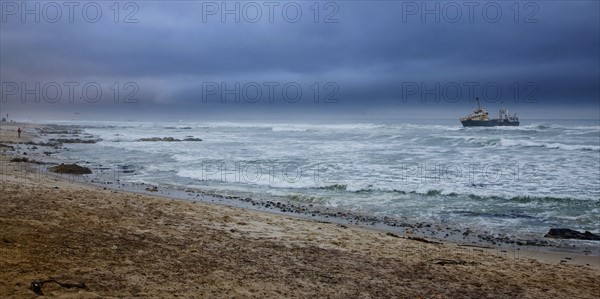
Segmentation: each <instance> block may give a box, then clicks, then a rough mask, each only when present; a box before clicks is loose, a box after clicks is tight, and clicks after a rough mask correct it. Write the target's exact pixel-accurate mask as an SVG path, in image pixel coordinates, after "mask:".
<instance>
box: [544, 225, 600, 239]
mask: <svg viewBox="0 0 600 299" xmlns="http://www.w3.org/2000/svg"><path fill="white" fill-rule="evenodd" d="M544 238H554V239H578V240H592V241H600V235H596V234H594V233H591V232H589V231H585V233H581V232H578V231H576V230H572V229H568V228H551V229H550V231H548V233H547V234H546V235H545V236H544Z"/></svg>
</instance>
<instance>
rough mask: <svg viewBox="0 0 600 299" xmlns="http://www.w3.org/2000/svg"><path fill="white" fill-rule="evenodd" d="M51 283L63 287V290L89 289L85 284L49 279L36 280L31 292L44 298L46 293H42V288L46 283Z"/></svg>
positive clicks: (31, 286)
mask: <svg viewBox="0 0 600 299" xmlns="http://www.w3.org/2000/svg"><path fill="white" fill-rule="evenodd" d="M50 282H55V283H57V284H58V285H59V286H61V287H63V288H67V289H70V288H78V289H87V286H86V285H85V283H83V282H77V283H74V282H60V281H58V280H56V279H47V280H35V281H32V282H31V285H30V288H31V290H32V291H33V292H34V293H36V294H38V295H40V296H43V295H44V293H43V292H42V287H43V286H44V284H46V283H50Z"/></svg>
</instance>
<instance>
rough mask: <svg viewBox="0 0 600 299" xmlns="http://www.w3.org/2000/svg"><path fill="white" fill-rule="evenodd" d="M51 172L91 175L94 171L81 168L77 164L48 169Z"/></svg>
mask: <svg viewBox="0 0 600 299" xmlns="http://www.w3.org/2000/svg"><path fill="white" fill-rule="evenodd" d="M48 170H49V171H51V172H55V173H67V174H90V173H92V170H91V169H89V168H87V167H83V166H79V165H77V164H60V165H58V166H54V167H50V168H48Z"/></svg>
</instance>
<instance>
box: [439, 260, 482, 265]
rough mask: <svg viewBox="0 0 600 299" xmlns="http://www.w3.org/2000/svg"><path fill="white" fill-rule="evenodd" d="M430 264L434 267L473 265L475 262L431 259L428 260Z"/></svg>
mask: <svg viewBox="0 0 600 299" xmlns="http://www.w3.org/2000/svg"><path fill="white" fill-rule="evenodd" d="M429 261H430V262H432V263H434V264H436V265H442V266H445V265H464V266H467V265H475V264H476V263H475V262H467V261H463V260H449V259H433V260H429Z"/></svg>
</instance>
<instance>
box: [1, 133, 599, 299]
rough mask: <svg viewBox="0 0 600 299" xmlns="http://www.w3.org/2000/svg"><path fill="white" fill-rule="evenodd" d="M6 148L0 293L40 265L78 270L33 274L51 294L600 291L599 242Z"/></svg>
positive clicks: (17, 288)
mask: <svg viewBox="0 0 600 299" xmlns="http://www.w3.org/2000/svg"><path fill="white" fill-rule="evenodd" d="M2 130H3V132H10V131H7V130H5V128H4V127H3V129H2ZM2 134H3V133H2ZM3 138H4V137H3ZM7 160H8V158H7V157H0V163H2V165H3V167H2V168H1V172H0V196H1V198H2V199H1V201H0V228H1V229H0V298H36V297H38V295H36V294H35V293H34V292H33V291H32V290H31V289H30V285H31V283H32V282H33V281H43V280H51V279H53V280H55V281H58V282H60V283H63V284H64V283H66V284H64V285H65V286H71V285H75V284H78V283H85V288H78V287H71V288H66V287H61V286H60V285H59V284H58V283H56V282H48V283H45V284H43V286H42V291H43V293H44V294H45V295H46V296H50V297H60V298H110V297H117V298H131V297H139V298H172V297H184V298H282V297H292V298H307V297H318V298H598V297H599V296H600V286H599V285H600V272H599V270H598V269H599V268H598V265H599V264H600V261H599V260H598V257H597V256H595V257H577V259H579V262H580V263H584V265H574V264H571V263H572V262H573V261H574V260H575V259H576V258H575V256H572V257H573V260H569V261H568V263H564V262H563V263H559V262H558V260H560V259H561V258H562V257H563V256H566V255H567V254H563V253H559V254H541V253H538V254H535V255H532V256H531V257H526V258H516V257H515V256H514V254H510V253H502V252H496V251H493V250H484V249H480V248H474V247H461V246H458V245H456V244H451V243H444V244H431V243H425V242H420V241H415V240H409V239H406V238H404V237H398V236H390V235H387V234H385V233H382V232H377V231H372V230H365V229H360V228H356V227H345V226H340V225H336V224H331V223H319V222H315V221H310V220H304V219H297V218H292V217H286V216H280V215H273V214H269V213H262V212H256V211H248V210H243V209H239V208H231V207H224V206H218V205H209V204H204V203H198V202H191V201H183V200H173V199H167V198H160V197H151V196H146V195H140V194H133V193H126V192H118V191H114V190H104V189H102V188H100V187H95V186H89V185H84V184H81V183H76V182H72V181H67V180H63V179H58V178H55V177H52V176H48V175H43V176H40V175H38V174H36V173H34V172H29V171H25V170H23V167H22V165H23V164H22V163H21V164H19V163H7V162H6V161H7ZM523 255H524V254H520V256H521V257H522V256H523ZM557 258H558V260H557ZM444 262H449V263H450V264H445V265H442V264H443V263H444ZM585 263H591V264H590V266H586V265H585ZM69 284H70V285H69Z"/></svg>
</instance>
